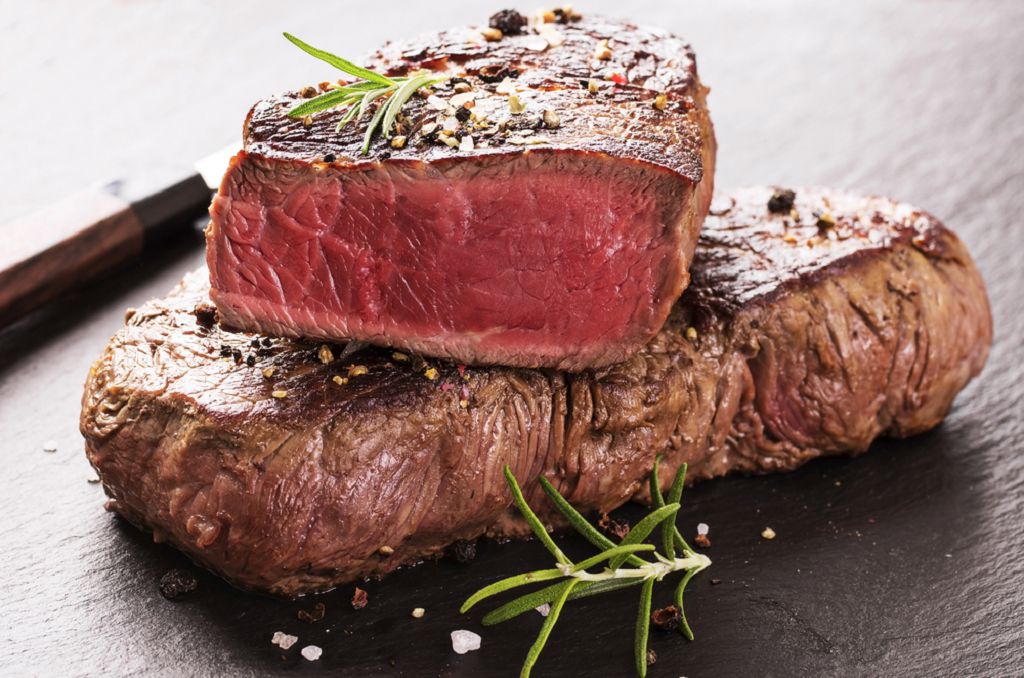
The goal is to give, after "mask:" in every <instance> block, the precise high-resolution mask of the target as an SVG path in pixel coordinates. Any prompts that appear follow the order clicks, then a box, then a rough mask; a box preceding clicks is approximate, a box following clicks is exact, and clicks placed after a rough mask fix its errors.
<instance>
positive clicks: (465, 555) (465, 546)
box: [449, 539, 476, 565]
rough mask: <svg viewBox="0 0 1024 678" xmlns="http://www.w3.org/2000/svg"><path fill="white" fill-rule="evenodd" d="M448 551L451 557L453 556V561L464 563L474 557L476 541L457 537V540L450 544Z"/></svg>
mask: <svg viewBox="0 0 1024 678" xmlns="http://www.w3.org/2000/svg"><path fill="white" fill-rule="evenodd" d="M449 552H450V553H451V555H452V557H453V558H455V562H457V563H459V564H461V565H465V564H466V563H468V562H469V561H471V560H473V559H474V558H476V542H475V541H468V540H466V539H459V540H458V541H457V542H455V543H454V544H452V546H451V548H450V549H449Z"/></svg>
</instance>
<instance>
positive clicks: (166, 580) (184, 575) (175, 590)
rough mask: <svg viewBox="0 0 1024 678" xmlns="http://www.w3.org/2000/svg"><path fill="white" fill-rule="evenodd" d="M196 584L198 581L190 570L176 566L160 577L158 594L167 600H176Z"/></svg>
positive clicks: (190, 590) (193, 588)
mask: <svg viewBox="0 0 1024 678" xmlns="http://www.w3.org/2000/svg"><path fill="white" fill-rule="evenodd" d="M198 586H199V581H198V580H197V579H196V576H195V575H194V574H192V572H190V571H189V570H184V569H181V568H177V567H176V568H174V569H173V570H168V571H167V572H166V573H165V574H164V576H162V577H160V595H162V596H163V597H164V598H166V599H167V600H178V599H179V598H181V597H182V596H184V595H185V594H187V593H191V592H192V591H195V590H196V588H197V587H198Z"/></svg>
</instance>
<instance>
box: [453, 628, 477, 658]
mask: <svg viewBox="0 0 1024 678" xmlns="http://www.w3.org/2000/svg"><path fill="white" fill-rule="evenodd" d="M452 649H453V650H455V653H456V654H466V653H467V652H472V651H473V650H479V649H480V636H478V635H477V634H475V633H473V632H472V631H466V630H464V629H459V630H457V631H452Z"/></svg>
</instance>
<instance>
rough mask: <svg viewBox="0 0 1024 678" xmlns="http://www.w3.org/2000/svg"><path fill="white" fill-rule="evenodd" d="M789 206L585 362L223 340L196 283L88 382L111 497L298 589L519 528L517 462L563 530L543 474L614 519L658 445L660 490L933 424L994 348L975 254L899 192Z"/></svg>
mask: <svg viewBox="0 0 1024 678" xmlns="http://www.w3.org/2000/svg"><path fill="white" fill-rule="evenodd" d="M771 196H772V191H771V190H770V189H765V188H755V189H749V190H744V191H740V192H738V193H736V194H735V196H734V197H733V198H731V199H728V200H726V201H725V202H724V207H723V209H722V210H713V214H712V216H711V217H709V218H708V221H707V223H706V225H705V228H704V230H703V233H702V235H701V240H700V244H699V245H698V247H697V253H696V256H695V260H694V264H693V268H692V272H693V283H692V284H691V286H690V288H689V289H688V290H687V291H686V292H685V293H684V294H683V296H682V298H681V300H680V301H679V302H678V303H677V304H676V305H675V307H674V309H673V311H672V314H671V316H670V318H669V320H668V322H667V323H666V325H665V327H664V328H663V329H662V330H661V331H660V332H659V333H658V334H657V335H656V336H655V337H654V339H653V340H652V341H651V342H650V343H649V344H647V346H646V347H645V348H644V349H642V350H641V351H640V352H639V353H637V354H635V355H633V356H631V357H630V358H628V359H627V360H625V361H624V362H622V363H619V364H616V365H614V366H611V367H606V368H601V369H596V370H588V371H585V372H582V373H567V372H557V371H553V370H529V369H519V368H510V367H491V368H472V367H470V368H465V367H463V366H460V365H456V364H453V363H448V362H440V361H433V360H425V359H423V358H420V357H418V356H409V355H406V354H404V353H399V352H394V351H390V350H383V349H377V348H373V347H370V348H363V349H359V350H355V348H356V347H357V346H358V345H357V344H354V345H352V346H351V347H350V348H351V349H353V350H354V352H351V353H348V354H345V353H344V351H345V349H342V347H340V346H337V345H317V344H315V343H307V342H300V341H294V340H290V339H280V338H269V337H260V336H257V335H252V334H248V333H244V332H233V331H228V330H227V329H225V328H224V327H222V326H220V325H218V324H217V323H216V322H215V321H214V319H213V318H212V317H211V310H212V309H211V308H210V306H209V302H208V299H207V293H208V290H207V284H206V280H205V278H206V276H205V272H203V271H197V272H196V273H193V274H191V275H189V276H188V277H187V278H186V279H185V281H184V282H183V283H182V284H181V285H180V286H179V287H178V288H177V289H176V290H175V291H174V292H172V293H171V295H170V296H169V297H167V298H166V299H161V300H156V301H152V302H149V303H148V304H146V305H145V306H143V307H141V308H140V309H138V310H137V311H135V312H133V313H131V314H130V316H129V318H128V320H127V322H126V325H125V327H124V328H123V329H121V330H120V331H119V332H118V333H117V334H116V335H115V336H114V338H113V339H112V340H111V342H110V345H109V346H108V347H107V349H106V350H105V351H104V353H103V355H102V356H101V357H100V359H99V360H98V361H97V362H96V363H95V365H94V366H93V368H92V370H91V372H90V375H89V379H88V383H87V385H86V390H85V395H84V399H83V410H82V418H81V428H82V432H83V434H84V435H85V438H86V450H87V454H88V457H89V460H90V462H91V463H92V465H93V466H94V467H95V468H96V471H97V472H98V474H99V476H100V478H101V480H102V482H103V486H104V488H105V490H106V492H107V494H108V495H109V497H110V501H109V508H111V509H113V510H115V511H117V512H119V513H120V514H122V515H123V516H125V517H126V518H128V519H129V520H131V521H132V522H134V523H136V524H138V525H140V526H145V527H148V528H150V529H152V530H153V533H154V538H155V539H157V540H167V541H169V542H171V543H172V544H175V545H176V546H178V547H179V548H180V549H182V550H183V551H185V552H186V553H187V554H189V555H190V556H191V557H192V558H194V559H195V560H196V561H197V562H200V563H202V564H204V565H206V566H207V567H209V568H210V569H212V570H214V571H215V572H218V573H219V574H221V575H222V576H224V577H225V578H227V579H228V580H230V581H232V582H233V583H235V584H237V585H239V586H242V587H247V588H253V589H258V590H262V591H269V592H272V593H275V594H282V595H295V594H300V593H303V592H307V591H314V590H320V589H326V588H329V587H331V586H334V585H337V584H340V583H343V582H346V581H350V580H352V579H354V578H356V577H360V576H367V575H380V574H383V573H386V572H388V571H390V570H392V569H394V568H395V567H398V566H399V565H400V564H403V563H410V562H414V561H416V560H418V559H420V558H423V557H426V556H430V555H433V554H437V553H440V552H441V551H442V549H443V548H444V547H445V546H446V545H448V544H451V543H453V542H455V541H456V540H460V539H473V538H476V537H479V536H481V535H490V536H522V535H525V534H527V532H528V529H527V527H526V526H525V524H524V523H523V522H522V521H521V520H520V519H519V518H518V514H517V513H516V512H515V510H514V508H512V507H511V497H510V496H509V494H508V491H507V488H506V486H505V483H504V479H503V477H502V467H503V466H504V465H505V464H509V465H510V466H511V468H512V470H513V472H514V473H515V474H516V476H517V477H518V478H519V479H520V480H521V481H522V484H523V488H524V492H525V494H526V496H527V498H528V500H529V501H530V502H531V504H532V505H534V506H536V507H538V509H539V513H540V515H541V516H542V518H543V519H544V520H546V521H550V522H552V523H557V512H556V511H555V510H554V509H553V507H552V506H551V504H550V503H548V501H547V499H546V498H545V497H544V495H543V493H542V491H541V490H540V488H539V486H538V483H537V478H538V476H540V475H544V476H545V477H547V478H548V479H549V480H551V482H552V483H553V484H554V485H555V486H556V487H557V488H558V489H559V491H560V492H562V493H563V494H564V495H565V496H566V498H567V499H568V500H569V501H571V502H572V503H573V504H574V505H575V506H577V507H578V508H580V510H582V511H608V510H611V509H613V508H615V507H616V506H619V505H620V504H622V503H624V502H626V501H628V500H629V499H630V498H637V499H641V500H643V499H644V498H645V495H644V487H645V484H644V482H643V481H644V480H645V478H646V477H647V474H648V472H649V471H650V469H651V467H652V465H653V463H654V458H655V456H656V455H658V454H663V455H664V466H665V470H666V472H664V473H663V474H662V475H661V477H662V478H663V479H664V480H665V481H666V482H667V481H670V480H671V478H672V474H673V472H674V471H675V469H676V468H677V467H678V466H679V464H680V463H682V462H687V463H688V464H690V473H689V475H688V478H690V479H694V480H699V479H704V478H711V477H713V476H721V475H723V474H725V473H729V472H743V473H766V472H773V471H783V470H787V469H792V468H795V467H797V466H799V465H801V464H803V463H804V462H806V461H807V460H809V459H812V458H815V457H819V456H822V455H831V454H857V453H861V452H864V451H865V450H867V448H868V446H869V445H870V444H871V442H872V440H874V439H875V438H876V437H878V436H881V435H890V436H909V435H912V434H915V433H917V432H920V431H925V430H927V429H929V428H931V427H933V426H935V425H937V424H938V423H939V422H940V421H941V420H942V418H943V416H945V414H946V412H947V411H948V410H949V408H950V406H951V404H952V402H953V398H954V396H955V395H956V394H957V392H958V391H959V390H960V389H961V388H963V386H964V385H965V384H966V383H967V382H968V381H969V380H970V379H971V378H972V377H973V376H974V375H976V374H978V372H979V371H980V370H981V368H982V366H983V364H984V362H985V359H986V357H987V354H988V347H989V344H990V341H991V336H992V324H991V316H990V312H989V306H988V300H987V298H986V294H985V288H984V283H983V282H982V279H981V277H980V276H979V274H978V271H977V270H976V269H975V267H974V264H973V263H972V261H971V259H970V256H969V255H968V253H967V251H966V249H965V248H964V246H963V244H962V243H961V242H960V241H959V240H958V239H957V238H956V236H955V235H954V234H953V233H951V232H950V231H948V230H946V229H945V228H944V227H943V226H942V225H941V224H940V223H939V222H938V221H936V220H935V219H934V218H933V217H931V216H929V215H928V214H926V213H924V212H921V211H919V210H916V209H913V208H911V207H908V206H906V205H903V204H898V203H894V202H891V201H889V200H885V199H881V198H860V197H856V196H851V195H848V194H843V193H839V192H832V191H820V190H810V189H807V190H800V191H798V193H797V197H796V202H795V204H794V205H793V206H792V208H790V207H789V206H788V205H785V206H783V208H782V209H781V213H778V214H773V213H770V212H769V211H768V209H767V207H766V205H767V204H768V202H769V198H770V197H771ZM773 204H775V206H776V207H777V201H775V202H773ZM382 546H388V547H391V548H392V549H394V551H393V553H392V554H391V555H388V556H382V555H380V554H379V551H378V550H379V549H380V547H382ZM385 552H387V550H386V549H385Z"/></svg>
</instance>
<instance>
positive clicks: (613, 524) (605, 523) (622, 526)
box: [597, 513, 629, 540]
mask: <svg viewBox="0 0 1024 678" xmlns="http://www.w3.org/2000/svg"><path fill="white" fill-rule="evenodd" d="M597 526H598V527H600V528H601V529H602V530H604V531H605V532H607V533H608V534H610V535H612V536H613V537H615V538H616V539H620V540H621V539H622V538H624V537H625V536H626V535H627V534H629V523H626V522H623V521H619V520H615V519H614V518H612V517H611V516H609V515H608V514H607V513H602V514H601V519H600V520H599V521H597Z"/></svg>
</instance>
